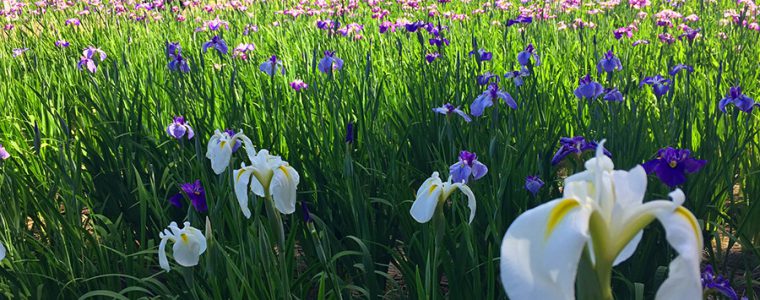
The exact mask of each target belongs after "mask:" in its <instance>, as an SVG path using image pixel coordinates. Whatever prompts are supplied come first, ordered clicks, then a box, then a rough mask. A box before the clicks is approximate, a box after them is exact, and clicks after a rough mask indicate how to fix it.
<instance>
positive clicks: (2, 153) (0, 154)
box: [0, 145, 11, 160]
mask: <svg viewBox="0 0 760 300" xmlns="http://www.w3.org/2000/svg"><path fill="white" fill-rule="evenodd" d="M10 157H11V154H10V153H8V151H7V150H5V147H3V145H0V159H2V160H6V159H8V158H10Z"/></svg>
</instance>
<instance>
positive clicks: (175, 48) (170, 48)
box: [166, 42, 182, 58]
mask: <svg viewBox="0 0 760 300" xmlns="http://www.w3.org/2000/svg"><path fill="white" fill-rule="evenodd" d="M180 53H182V47H180V45H179V42H166V58H172V56H175V55H178V54H180Z"/></svg>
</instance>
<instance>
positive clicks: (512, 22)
mask: <svg viewBox="0 0 760 300" xmlns="http://www.w3.org/2000/svg"><path fill="white" fill-rule="evenodd" d="M531 22H533V18H532V17H530V16H524V15H519V16H517V18H515V19H511V20H508V21H507V27H509V26H512V25H515V24H520V23H525V24H530V23H531Z"/></svg>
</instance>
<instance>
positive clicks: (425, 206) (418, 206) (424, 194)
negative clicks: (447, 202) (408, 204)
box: [409, 174, 443, 223]
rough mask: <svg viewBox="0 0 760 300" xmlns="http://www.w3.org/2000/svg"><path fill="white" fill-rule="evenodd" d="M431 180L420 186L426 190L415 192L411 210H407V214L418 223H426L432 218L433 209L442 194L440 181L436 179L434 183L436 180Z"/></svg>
mask: <svg viewBox="0 0 760 300" xmlns="http://www.w3.org/2000/svg"><path fill="white" fill-rule="evenodd" d="M434 175H437V174H434ZM431 179H433V178H432V177H431V178H430V179H428V180H426V181H425V182H424V183H423V184H422V186H423V187H426V188H425V189H424V190H423V189H422V187H420V189H419V190H418V191H417V198H416V199H415V200H414V203H412V208H411V209H409V214H411V215H412V218H414V220H415V221H417V222H419V223H427V222H428V221H430V219H432V218H433V214H434V213H435V209H436V207H438V199H440V197H441V193H442V192H443V190H442V189H441V184H440V181H441V180H440V179H437V178H436V179H437V182H436V180H431Z"/></svg>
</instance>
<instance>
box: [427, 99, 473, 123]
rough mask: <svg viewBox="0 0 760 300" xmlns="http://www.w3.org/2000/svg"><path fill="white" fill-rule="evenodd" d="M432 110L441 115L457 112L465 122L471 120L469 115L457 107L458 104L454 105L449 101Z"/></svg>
mask: <svg viewBox="0 0 760 300" xmlns="http://www.w3.org/2000/svg"><path fill="white" fill-rule="evenodd" d="M433 111H434V112H437V113H439V114H442V115H446V116H450V115H451V114H457V115H459V116H461V117H462V119H464V121H465V122H468V123H469V122H470V121H472V118H470V116H469V115H467V113H466V112H464V111H462V110H461V109H459V107H458V106H454V105H452V104H451V103H446V104H444V105H443V106H441V107H436V108H433Z"/></svg>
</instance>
